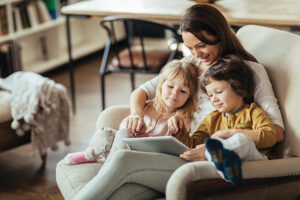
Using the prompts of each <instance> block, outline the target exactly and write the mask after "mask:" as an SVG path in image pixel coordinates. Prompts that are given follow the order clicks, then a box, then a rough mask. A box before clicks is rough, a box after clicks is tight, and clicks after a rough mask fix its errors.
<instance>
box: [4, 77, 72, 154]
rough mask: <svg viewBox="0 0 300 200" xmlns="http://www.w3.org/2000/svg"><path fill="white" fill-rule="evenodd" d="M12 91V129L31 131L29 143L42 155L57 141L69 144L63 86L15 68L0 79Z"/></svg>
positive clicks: (21, 133)
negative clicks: (17, 70)
mask: <svg viewBox="0 0 300 200" xmlns="http://www.w3.org/2000/svg"><path fill="white" fill-rule="evenodd" d="M0 87H1V88H3V89H5V90H8V91H10V92H11V94H12V98H11V99H12V100H11V114H12V118H13V121H12V124H11V127H12V129H15V130H16V133H17V135H19V136H22V135H24V133H25V132H26V131H30V132H31V144H32V146H33V147H34V148H36V149H38V150H39V152H40V154H42V155H44V154H46V152H47V148H49V147H50V148H51V149H52V150H57V148H58V147H57V142H58V141H64V142H65V144H66V145H68V144H70V140H69V124H70V103H69V100H68V97H67V92H66V88H65V87H64V86H63V85H61V84H58V83H55V82H54V81H53V80H50V79H48V78H45V77H43V76H41V75H39V74H36V73H33V72H15V73H13V74H11V75H10V76H8V77H7V78H5V79H3V81H1V82H0Z"/></svg>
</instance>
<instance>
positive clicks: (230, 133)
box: [211, 129, 236, 140]
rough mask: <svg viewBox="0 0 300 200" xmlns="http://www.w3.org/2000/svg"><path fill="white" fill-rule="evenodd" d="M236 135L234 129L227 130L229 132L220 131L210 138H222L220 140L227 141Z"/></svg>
mask: <svg viewBox="0 0 300 200" xmlns="http://www.w3.org/2000/svg"><path fill="white" fill-rule="evenodd" d="M235 133H236V130H235V129H229V130H220V131H217V132H215V133H214V134H213V135H212V136H211V138H222V139H224V140H225V139H227V138H230V137H231V136H233V135H234V134H235Z"/></svg>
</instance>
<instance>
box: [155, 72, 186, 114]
mask: <svg viewBox="0 0 300 200" xmlns="http://www.w3.org/2000/svg"><path fill="white" fill-rule="evenodd" d="M161 94H162V95H161V96H162V100H163V102H164V104H165V105H166V107H167V108H166V111H167V112H175V111H176V109H178V108H180V107H181V106H183V105H184V104H185V102H186V101H187V100H188V98H189V96H190V88H189V87H187V86H185V85H184V80H183V77H182V75H177V76H176V77H175V78H173V79H172V80H170V79H167V80H165V82H164V83H163V85H162V89H161Z"/></svg>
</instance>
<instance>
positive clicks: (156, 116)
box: [64, 60, 198, 164]
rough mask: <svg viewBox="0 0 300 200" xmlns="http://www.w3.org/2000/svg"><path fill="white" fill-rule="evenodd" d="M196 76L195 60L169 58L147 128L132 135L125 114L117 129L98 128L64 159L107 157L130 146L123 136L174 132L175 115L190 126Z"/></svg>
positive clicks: (150, 104) (146, 118)
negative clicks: (82, 147)
mask: <svg viewBox="0 0 300 200" xmlns="http://www.w3.org/2000/svg"><path fill="white" fill-rule="evenodd" d="M197 76H198V75H197V70H196V67H195V66H194V65H193V64H192V63H189V62H185V61H183V60H173V61H171V62H169V63H168V64H167V65H166V66H165V67H164V68H163V69H162V71H161V73H160V80H159V83H158V87H157V89H156V95H155V98H154V100H153V101H150V102H148V103H147V104H146V105H145V107H144V116H143V120H144V121H145V127H146V130H145V131H143V132H142V133H140V134H138V135H133V134H132V133H131V132H130V131H128V129H127V128H126V122H127V118H125V119H124V120H123V121H122V123H121V125H120V128H119V130H118V131H116V130H113V129H110V128H107V127H105V128H102V129H101V130H99V131H96V132H95V133H94V135H93V137H92V139H91V141H90V144H89V146H88V148H87V149H86V150H85V151H83V152H75V153H69V154H68V155H67V156H66V157H65V159H64V161H65V164H80V163H89V162H95V161H97V160H98V159H101V160H104V159H105V158H107V159H106V160H108V159H109V157H111V156H112V154H113V153H114V152H115V151H117V150H129V149H130V147H129V146H128V145H127V144H126V143H125V142H123V140H122V138H124V137H155V136H166V135H169V136H171V135H172V133H171V132H170V129H169V126H170V124H169V123H168V122H169V121H171V119H172V117H174V116H175V115H180V118H181V119H182V122H183V123H184V124H185V127H189V124H190V122H191V119H192V117H193V113H194V112H195V111H196V109H197V105H198V104H197V101H196V94H195V93H196V91H197V89H198V87H197V82H198V80H197ZM108 155H109V156H108Z"/></svg>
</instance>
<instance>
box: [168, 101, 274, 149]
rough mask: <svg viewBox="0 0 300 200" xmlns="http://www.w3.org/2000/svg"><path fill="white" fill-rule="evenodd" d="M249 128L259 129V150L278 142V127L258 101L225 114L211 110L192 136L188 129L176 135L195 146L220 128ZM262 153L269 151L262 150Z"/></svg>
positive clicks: (191, 146) (192, 146) (189, 144)
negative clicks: (276, 127)
mask: <svg viewBox="0 0 300 200" xmlns="http://www.w3.org/2000/svg"><path fill="white" fill-rule="evenodd" d="M226 129H249V130H259V134H258V144H257V146H256V147H257V149H258V150H267V149H268V148H270V147H272V146H273V145H274V144H275V143H276V129H275V126H274V124H273V122H272V121H271V120H270V119H269V117H268V115H267V114H266V113H265V111H264V110H262V109H261V108H260V107H259V106H258V105H257V104H256V103H252V104H251V105H248V104H246V105H245V106H244V107H243V108H242V109H241V110H239V111H238V112H236V113H234V114H231V115H229V116H225V114H223V113H220V112H218V111H213V112H211V113H210V114H209V115H208V116H207V117H206V118H205V119H204V120H203V121H202V122H201V124H200V125H199V127H198V129H197V131H196V132H195V133H194V134H193V135H192V136H191V137H190V136H189V134H188V132H187V131H186V129H185V128H184V129H182V130H180V131H179V132H178V133H177V134H175V135H174V137H176V138H177V139H178V140H180V141H181V142H183V143H184V144H186V145H187V146H189V147H190V148H195V147H196V146H197V145H199V144H203V143H204V140H205V138H207V137H210V136H211V135H212V134H214V133H215V132H217V131H219V130H226ZM262 153H267V152H266V151H262Z"/></svg>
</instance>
